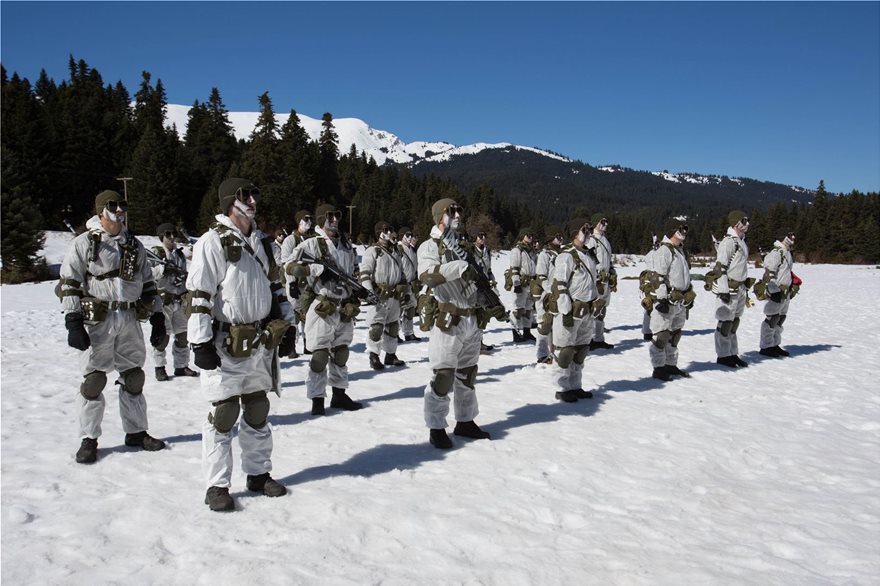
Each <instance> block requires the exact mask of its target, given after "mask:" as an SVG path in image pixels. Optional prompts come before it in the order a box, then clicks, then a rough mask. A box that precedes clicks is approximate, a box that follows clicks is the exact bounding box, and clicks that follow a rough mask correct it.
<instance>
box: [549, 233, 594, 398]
mask: <svg viewBox="0 0 880 586" xmlns="http://www.w3.org/2000/svg"><path fill="white" fill-rule="evenodd" d="M550 278H551V280H552V285H551V291H553V292H554V293H555V294H556V296H557V298H556V305H557V309H558V312H557V314H556V315H555V316H554V318H553V342H554V343H555V344H556V351H557V354H556V358H557V359H556V363H555V364H554V367H553V376H554V378H555V380H556V384H557V386H558V387H559V390H560V391H573V390H577V389H580V388H582V378H583V370H584V360H586V358H587V355H588V354H589V352H590V341H591V340H592V339H593V333H594V332H595V327H596V320H595V318H594V316H593V314H592V311H591V310H590V309H589V308H587V305H586V304H589V303H590V302H592V301H594V300H595V299H597V298H598V296H599V291H598V290H597V289H596V258H595V256H594V255H593V252H592V251H591V250H589V249H587V248H583V249H578V248H577V247H575V246H573V245H569V246H565V247H564V248H563V249H562V251H561V252H560V253H559V255H558V256H557V257H556V262H555V263H554V266H553V273H552V277H550ZM569 318H571V319H572V324H571V325H565V322H566V321H568V319H569Z"/></svg>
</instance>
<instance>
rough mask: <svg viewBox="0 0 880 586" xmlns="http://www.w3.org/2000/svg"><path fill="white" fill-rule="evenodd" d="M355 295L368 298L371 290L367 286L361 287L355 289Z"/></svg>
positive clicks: (359, 297)
mask: <svg viewBox="0 0 880 586" xmlns="http://www.w3.org/2000/svg"><path fill="white" fill-rule="evenodd" d="M354 296H355V297H357V298H358V299H366V298H367V297H369V296H370V290H369V289H367V288H366V287H361V288H359V289H355V292H354Z"/></svg>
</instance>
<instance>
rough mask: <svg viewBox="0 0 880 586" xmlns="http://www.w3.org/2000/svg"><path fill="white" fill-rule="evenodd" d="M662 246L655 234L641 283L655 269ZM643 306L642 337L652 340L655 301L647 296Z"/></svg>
mask: <svg viewBox="0 0 880 586" xmlns="http://www.w3.org/2000/svg"><path fill="white" fill-rule="evenodd" d="M659 247H660V239H659V238H657V235H656V234H654V235H653V236H652V237H651V250H649V251H648V252H647V254H645V270H644V271H642V272H641V274H640V275H639V284H640V285H642V286H644V283H645V277H646V276H647V275H648V273H650V272H651V271H653V270H654V254H655V253H656V252H657V249H658V248H659ZM642 308H643V309H644V310H645V315H644V317H642V337H643V338H644V339H645V341H646V342H650V341H651V340H652V339H653V337H654V335H653V334H652V333H651V312H652V311H653V310H654V302H653V298H649V297H648V296H645V297H644V298H643V299H642Z"/></svg>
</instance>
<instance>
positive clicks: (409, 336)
mask: <svg viewBox="0 0 880 586" xmlns="http://www.w3.org/2000/svg"><path fill="white" fill-rule="evenodd" d="M403 339H404V340H405V341H407V342H421V341H422V339H421V338H420V337H418V336H417V335H415V334H407V335H406V336H405V337H404V338H403Z"/></svg>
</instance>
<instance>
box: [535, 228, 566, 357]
mask: <svg viewBox="0 0 880 586" xmlns="http://www.w3.org/2000/svg"><path fill="white" fill-rule="evenodd" d="M562 232H563V230H562V229H561V228H558V227H556V226H550V228H549V229H548V231H547V238H546V239H545V243H544V247H543V248H542V249H541V251H540V252H539V253H538V260H537V262H536V264H535V278H534V279H533V280H532V283H531V286H530V287H531V293H532V299H533V301H534V303H535V321H536V322H537V324H538V327H537V328H536V330H537V334H538V335H537V336H536V338H537V342H536V344H535V347H536V351H537V363H538V364H553V314H551V313H550V312H548V311H547V310H546V308H545V307H544V301H545V300H546V299H547V296H548V295H549V294H550V287H551V285H552V284H553V281H551V280H550V275H552V274H553V267H554V265H555V263H556V257H557V256H558V255H559V252H560V251H561V250H562V243H563V242H564V241H565V237H564V236H563V234H562Z"/></svg>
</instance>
